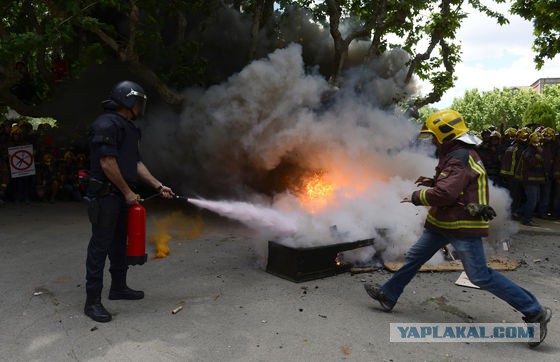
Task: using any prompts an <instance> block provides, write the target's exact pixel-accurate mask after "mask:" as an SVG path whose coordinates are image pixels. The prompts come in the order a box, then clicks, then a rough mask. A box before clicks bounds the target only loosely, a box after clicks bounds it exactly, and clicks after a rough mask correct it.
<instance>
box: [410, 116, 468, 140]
mask: <svg viewBox="0 0 560 362" xmlns="http://www.w3.org/2000/svg"><path fill="white" fill-rule="evenodd" d="M468 131H469V129H468V128H467V125H466V124H465V120H464V119H463V116H461V115H460V114H459V113H458V112H456V111H453V110H450V109H446V110H443V111H439V112H436V113H434V114H432V115H431V116H429V117H428V119H426V122H425V123H424V127H422V130H421V131H420V132H421V133H431V134H433V135H434V136H436V139H437V141H438V143H440V144H442V143H444V142H449V141H452V140H455V139H457V138H459V137H460V136H462V135H464V134H465V133H467V132H468Z"/></svg>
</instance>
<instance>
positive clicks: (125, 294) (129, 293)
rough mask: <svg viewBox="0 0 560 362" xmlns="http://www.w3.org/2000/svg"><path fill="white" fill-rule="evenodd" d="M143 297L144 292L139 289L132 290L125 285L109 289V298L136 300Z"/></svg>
mask: <svg viewBox="0 0 560 362" xmlns="http://www.w3.org/2000/svg"><path fill="white" fill-rule="evenodd" d="M142 298H144V292H143V291H141V290H134V289H130V288H129V287H127V286H124V287H123V288H120V289H113V288H111V290H109V299H111V300H115V299H128V300H136V299H142Z"/></svg>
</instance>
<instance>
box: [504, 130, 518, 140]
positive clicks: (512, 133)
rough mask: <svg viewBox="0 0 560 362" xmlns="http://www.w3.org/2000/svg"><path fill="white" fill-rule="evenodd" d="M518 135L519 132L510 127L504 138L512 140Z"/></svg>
mask: <svg viewBox="0 0 560 362" xmlns="http://www.w3.org/2000/svg"><path fill="white" fill-rule="evenodd" d="M516 134H517V130H516V129H515V128H513V127H510V128H508V129H506V130H505V131H504V137H506V138H508V139H510V140H512V139H514V138H515V135H516Z"/></svg>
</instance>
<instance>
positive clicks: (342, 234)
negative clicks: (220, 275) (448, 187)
mask: <svg viewBox="0 0 560 362" xmlns="http://www.w3.org/2000/svg"><path fill="white" fill-rule="evenodd" d="M407 61H408V58H407V55H406V53H405V52H403V51H400V50H395V51H392V52H389V53H387V54H386V55H385V56H384V57H382V58H381V59H380V60H378V61H376V62H375V63H367V64H364V65H360V66H357V67H354V68H352V69H350V70H349V71H347V72H346V73H345V74H344V77H343V81H342V82H341V84H340V87H339V88H337V89H333V88H331V87H330V86H329V84H328V83H327V82H326V80H325V79H324V77H322V76H320V75H319V74H317V73H316V72H314V71H313V70H309V69H306V68H305V66H304V61H303V55H302V47H301V46H299V45H297V44H292V45H289V46H287V47H286V48H284V49H279V50H276V51H275V52H273V53H271V54H269V55H268V56H267V57H266V58H263V59H260V60H256V61H254V62H252V63H251V64H249V65H248V66H246V67H245V68H244V69H243V70H242V71H240V72H239V73H237V74H235V75H233V76H232V77H230V78H229V79H228V80H227V81H226V82H224V83H222V84H219V85H215V86H212V87H210V88H208V89H205V90H203V89H189V90H186V91H185V95H186V96H187V99H188V101H187V104H186V106H185V108H184V109H183V111H182V112H181V114H180V117H178V118H177V117H176V116H173V115H172V114H170V113H165V112H164V111H160V112H152V114H151V116H150V115H149V116H150V117H153V118H151V119H150V118H148V120H147V123H145V124H143V132H144V134H145V135H147V136H146V137H144V138H143V142H142V146H143V150H142V151H143V155H144V158H145V162H146V163H147V164H148V165H150V168H151V169H152V170H153V171H154V173H156V174H158V175H161V176H159V177H162V178H167V179H170V180H181V182H178V184H177V185H174V187H175V188H178V190H179V191H180V192H181V193H183V194H187V195H190V196H191V199H189V201H190V202H192V203H195V204H196V205H198V206H200V207H204V208H207V209H209V210H212V211H214V212H217V213H219V214H221V215H223V216H226V217H229V218H232V219H236V220H238V221H240V222H243V223H245V224H246V225H248V226H249V227H251V228H253V229H254V230H255V231H256V232H258V233H259V237H260V238H262V241H263V245H266V244H265V243H266V242H267V240H271V239H276V240H280V241H282V242H283V243H285V244H288V245H293V246H302V247H304V246H316V245H321V244H332V243H334V242H342V241H344V242H346V241H355V240H360V239H366V238H371V237H375V238H376V243H375V245H374V248H375V250H378V251H381V252H382V253H383V256H384V257H385V258H388V259H392V258H396V257H400V256H402V255H403V253H404V252H405V251H406V250H407V249H408V247H409V246H410V245H411V244H412V243H413V242H414V241H416V239H417V238H418V236H419V235H420V233H421V231H422V228H423V223H424V219H425V216H426V214H427V208H423V207H416V206H414V205H412V204H408V203H400V200H401V199H402V198H403V197H404V196H409V195H410V194H411V192H412V191H413V190H415V189H416V187H415V185H414V180H415V179H416V178H417V177H418V176H419V175H424V176H431V175H433V173H434V167H435V165H436V163H437V161H436V160H435V159H434V158H433V157H432V155H433V149H431V148H430V147H423V146H422V145H418V143H417V141H416V137H417V134H418V131H419V126H418V125H416V124H414V123H412V122H410V121H409V120H408V119H407V118H406V117H405V116H404V115H403V114H402V112H400V111H399V110H398V109H397V108H395V107H394V106H392V103H393V99H395V98H396V96H397V95H402V94H408V95H412V94H414V92H415V91H416V90H415V89H414V86H413V85H412V86H410V85H406V84H405V82H404V77H405V69H406V66H405V64H406V62H407ZM152 165H153V166H152ZM312 177H316V178H318V179H320V180H321V181H322V182H324V184H326V185H329V187H330V188H329V189H328V200H327V201H326V202H325V203H321V202H320V200H306V199H305V198H304V197H303V196H302V194H303V193H304V191H305V186H304V184H303V183H302V182H303V180H304V179H307V180H309V179H310V178H312ZM195 194H196V195H202V196H203V198H201V197H192V195H195ZM491 195H492V202H493V203H492V205H493V206H494V207H495V208H496V211H497V212H498V215H499V216H498V217H499V219H497V220H496V221H493V226H494V225H496V226H497V230H496V231H494V232H493V235H492V237H493V238H494V239H500V238H504V237H507V235H509V233H510V230H509V229H510V228H511V225H510V224H508V223H507V218H506V215H507V211H506V210H507V202H501V200H507V197H505V195H507V194H505V193H504V192H503V191H500V190H499V189H497V188H494V187H493V188H492V190H491ZM209 200H211V201H209ZM334 226H336V232H335V233H333V227H334ZM363 254H365V255H367V256H368V257H370V258H371V254H372V250H371V249H370V250H368V251H367V252H365V253H363Z"/></svg>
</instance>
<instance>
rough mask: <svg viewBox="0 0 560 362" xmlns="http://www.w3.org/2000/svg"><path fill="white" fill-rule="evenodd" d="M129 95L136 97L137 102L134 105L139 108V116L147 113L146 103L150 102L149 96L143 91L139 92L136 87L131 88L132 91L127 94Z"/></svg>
mask: <svg viewBox="0 0 560 362" xmlns="http://www.w3.org/2000/svg"><path fill="white" fill-rule="evenodd" d="M126 96H127V97H130V96H132V97H136V103H135V104H134V106H135V107H136V109H137V110H138V113H137V114H136V116H137V117H140V116H143V115H144V113H146V103H147V102H148V96H147V95H146V94H144V93H142V92H138V91H136V90H134V89H130V92H128V94H127V95H126Z"/></svg>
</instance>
